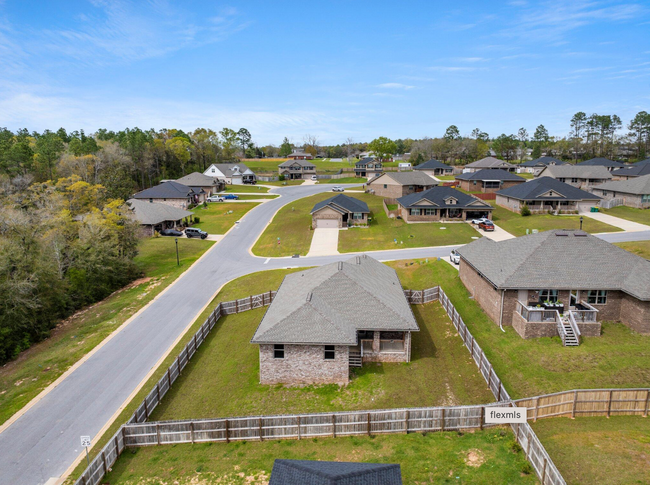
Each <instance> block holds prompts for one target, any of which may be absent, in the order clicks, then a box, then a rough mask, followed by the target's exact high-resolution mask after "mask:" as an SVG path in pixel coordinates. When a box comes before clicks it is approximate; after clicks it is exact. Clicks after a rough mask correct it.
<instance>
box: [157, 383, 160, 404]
mask: <svg viewBox="0 0 650 485" xmlns="http://www.w3.org/2000/svg"><path fill="white" fill-rule="evenodd" d="M156 400H157V401H158V404H160V381H158V382H156Z"/></svg>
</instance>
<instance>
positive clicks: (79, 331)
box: [0, 237, 213, 424]
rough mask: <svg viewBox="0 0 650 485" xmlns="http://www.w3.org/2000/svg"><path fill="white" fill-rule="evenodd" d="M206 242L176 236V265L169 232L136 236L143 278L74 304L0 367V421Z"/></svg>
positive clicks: (143, 300) (91, 345)
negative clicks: (45, 335)
mask: <svg viewBox="0 0 650 485" xmlns="http://www.w3.org/2000/svg"><path fill="white" fill-rule="evenodd" d="M212 244H213V242H211V241H201V240H198V239H185V238H183V239H179V240H178V247H179V254H180V261H181V265H180V266H176V249H175V245H174V238H165V237H160V238H147V239H142V240H141V241H140V245H139V254H138V256H137V257H136V259H135V261H136V263H137V264H138V266H139V267H140V268H141V270H142V272H143V278H141V279H139V280H136V281H134V282H133V283H131V284H130V285H128V286H126V287H125V288H123V289H121V290H118V291H116V292H115V293H113V294H112V295H111V296H109V297H108V298H106V299H104V300H102V301H101V302H99V303H96V304H94V305H91V306H89V307H87V308H84V309H82V310H80V311H79V312H77V313H76V314H74V315H73V316H72V317H70V318H68V319H67V320H65V321H64V322H62V323H61V324H60V325H59V326H57V327H56V328H55V329H54V330H52V333H51V336H50V337H49V338H48V339H47V340H44V341H43V342H40V343H38V344H36V345H33V346H32V347H31V348H30V349H29V350H27V351H25V352H23V353H22V354H20V356H19V357H18V358H17V359H16V360H14V361H12V362H9V363H7V364H5V365H4V366H2V367H0V424H1V423H3V422H5V421H6V420H7V419H9V418H10V417H11V415H13V414H14V413H15V412H16V411H18V410H19V409H21V408H22V407H23V406H24V405H25V404H27V403H28V402H29V401H30V400H31V399H32V398H34V397H35V396H36V395H37V394H38V393H39V392H41V391H42V390H43V389H44V388H45V387H47V386H48V385H49V384H50V383H52V382H53V381H55V380H56V379H57V378H58V377H59V376H60V375H61V374H63V372H65V371H66V370H67V369H68V368H69V367H70V366H71V365H72V364H74V363H75V362H77V361H78V360H79V359H80V358H81V357H83V356H84V355H85V354H87V353H88V352H89V351H90V350H92V349H93V348H94V347H95V346H96V345H98V344H99V343H100V342H101V341H102V340H104V338H105V337H106V336H107V335H109V334H110V333H111V332H113V330H115V329H116V328H118V327H119V326H120V325H121V324H122V323H124V322H125V321H126V320H127V319H128V318H130V317H131V316H132V315H133V314H134V313H136V312H137V311H138V310H139V309H140V308H142V307H143V306H144V305H146V304H147V303H149V302H150V301H151V300H152V299H153V298H154V297H155V296H156V295H158V294H159V293H160V292H161V291H162V290H163V289H165V288H166V287H167V286H168V285H169V284H170V283H171V282H172V281H174V280H175V279H176V278H177V277H178V276H179V275H180V274H181V273H182V272H183V271H185V270H186V269H187V268H188V267H189V266H190V265H191V264H192V263H193V262H194V261H196V260H197V259H198V258H199V257H200V256H201V255H202V254H203V253H204V252H205V251H206V250H207V249H208V248H210V247H211V246H212Z"/></svg>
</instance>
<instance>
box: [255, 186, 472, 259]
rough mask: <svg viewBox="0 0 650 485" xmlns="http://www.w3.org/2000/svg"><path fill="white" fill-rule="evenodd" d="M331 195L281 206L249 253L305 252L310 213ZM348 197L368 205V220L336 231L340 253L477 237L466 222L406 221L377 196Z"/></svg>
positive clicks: (308, 234) (414, 245)
mask: <svg viewBox="0 0 650 485" xmlns="http://www.w3.org/2000/svg"><path fill="white" fill-rule="evenodd" d="M333 195H334V194H332V193H329V192H328V193H323V194H317V195H313V196H311V197H305V198H304V199H300V200H297V201H295V202H293V203H291V204H288V205H286V206H284V207H283V208H282V209H280V211H279V212H278V213H277V214H276V216H275V218H274V219H273V221H272V222H271V224H270V225H269V226H268V227H267V228H266V230H265V231H264V233H263V234H262V236H261V237H260V239H259V240H258V241H257V243H256V244H255V246H254V247H253V253H255V254H256V255H258V256H271V257H273V256H290V255H292V254H300V255H305V254H307V252H308V251H309V246H310V244H311V238H312V236H313V231H312V230H311V229H310V226H311V222H312V220H311V214H310V212H311V210H312V208H313V207H314V205H315V204H316V203H317V202H320V201H321V200H325V199H329V198H330V197H332V196H333ZM351 196H352V197H355V198H357V199H359V200H363V201H365V202H366V203H367V204H368V208H369V209H370V212H371V214H370V217H371V218H372V221H371V223H370V224H369V226H368V227H367V228H350V229H348V230H347V231H340V232H339V251H340V252H342V253H344V252H356V251H375V250H379V249H395V248H399V249H404V248H417V247H427V246H446V245H451V244H465V243H468V242H471V241H472V237H480V234H479V233H478V232H476V230H474V228H472V227H471V226H470V225H469V224H461V223H430V224H407V223H406V222H404V221H402V220H398V219H389V218H388V216H387V215H386V213H385V212H384V209H383V206H382V200H383V199H382V198H381V197H377V196H375V195H370V194H364V193H354V194H351ZM442 228H444V229H442ZM278 238H280V244H279V245H278ZM395 240H397V242H395Z"/></svg>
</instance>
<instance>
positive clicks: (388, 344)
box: [379, 340, 404, 352]
mask: <svg viewBox="0 0 650 485" xmlns="http://www.w3.org/2000/svg"><path fill="white" fill-rule="evenodd" d="M379 352H404V341H403V340H380V341H379Z"/></svg>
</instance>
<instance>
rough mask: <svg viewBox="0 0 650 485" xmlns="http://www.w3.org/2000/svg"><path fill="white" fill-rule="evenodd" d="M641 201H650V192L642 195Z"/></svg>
mask: <svg viewBox="0 0 650 485" xmlns="http://www.w3.org/2000/svg"><path fill="white" fill-rule="evenodd" d="M641 202H650V194H647V195H642V196H641Z"/></svg>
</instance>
